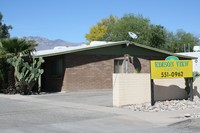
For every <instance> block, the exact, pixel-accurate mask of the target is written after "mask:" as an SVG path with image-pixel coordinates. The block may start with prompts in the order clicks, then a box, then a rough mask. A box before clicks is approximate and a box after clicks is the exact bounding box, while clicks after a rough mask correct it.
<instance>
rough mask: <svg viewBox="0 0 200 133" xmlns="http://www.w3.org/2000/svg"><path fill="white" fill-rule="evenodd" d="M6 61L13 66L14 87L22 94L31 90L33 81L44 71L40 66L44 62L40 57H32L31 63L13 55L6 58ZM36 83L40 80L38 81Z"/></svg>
mask: <svg viewBox="0 0 200 133" xmlns="http://www.w3.org/2000/svg"><path fill="white" fill-rule="evenodd" d="M7 62H8V63H10V64H11V65H12V66H14V68H15V79H16V88H18V90H19V91H20V92H22V93H24V94H26V93H28V92H29V91H31V89H32V87H33V86H34V84H35V82H36V81H37V80H38V78H39V79H40V76H41V75H42V73H43V72H44V70H43V69H41V68H40V67H41V65H42V63H44V60H43V59H42V58H38V59H35V58H33V61H32V63H28V62H25V61H24V59H23V58H22V57H20V56H15V57H13V58H10V59H8V60H7ZM38 83H40V82H39V81H38ZM39 86H40V85H39Z"/></svg>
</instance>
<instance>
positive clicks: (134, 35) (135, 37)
mask: <svg viewBox="0 0 200 133" xmlns="http://www.w3.org/2000/svg"><path fill="white" fill-rule="evenodd" d="M128 34H129V36H130V37H131V38H133V39H137V35H136V34H135V33H133V32H128Z"/></svg>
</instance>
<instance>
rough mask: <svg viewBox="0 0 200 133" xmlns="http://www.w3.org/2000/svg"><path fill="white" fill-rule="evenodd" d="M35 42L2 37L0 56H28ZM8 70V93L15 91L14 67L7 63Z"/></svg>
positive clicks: (33, 48)
mask: <svg viewBox="0 0 200 133" xmlns="http://www.w3.org/2000/svg"><path fill="white" fill-rule="evenodd" d="M35 46H37V44H36V43H35V41H32V40H26V39H18V38H11V39H4V40H2V42H1V43H0V58H4V59H5V58H12V57H14V56H19V55H22V56H30V53H31V52H32V51H34V50H35ZM8 69H9V71H8V88H7V91H8V92H9V93H15V91H16V88H15V77H14V67H13V66H12V65H9V68H8Z"/></svg>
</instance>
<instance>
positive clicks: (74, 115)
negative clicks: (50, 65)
mask: <svg viewBox="0 0 200 133" xmlns="http://www.w3.org/2000/svg"><path fill="white" fill-rule="evenodd" d="M0 108H1V109H0V132H2V133H27V132H28V133H133V132H135V133H138V132H140V133H160V132H170V133H179V132H180V133H188V132H198V131H199V128H198V125H199V120H198V119H196V120H195V121H193V122H192V121H191V122H190V121H187V122H185V123H184V124H181V123H180V124H175V126H173V123H175V122H180V121H183V120H189V119H185V118H183V117H182V116H183V115H184V114H185V113H191V112H196V113H197V112H199V110H185V111H173V112H167V111H166V112H133V111H131V110H128V109H122V108H115V107H112V92H111V91H108V90H104V91H90V92H89V91H88V92H87V91H85V92H70V93H65V92H62V93H55V94H44V95H30V96H21V95H2V94H0ZM168 125H171V126H168ZM188 125H189V126H188ZM185 126H187V127H190V128H183V127H185Z"/></svg>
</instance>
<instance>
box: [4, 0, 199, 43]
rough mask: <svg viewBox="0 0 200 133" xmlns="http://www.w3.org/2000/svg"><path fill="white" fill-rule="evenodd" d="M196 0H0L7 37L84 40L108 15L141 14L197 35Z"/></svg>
mask: <svg viewBox="0 0 200 133" xmlns="http://www.w3.org/2000/svg"><path fill="white" fill-rule="evenodd" d="M199 6H200V0H0V12H2V14H3V15H4V18H3V20H4V23H6V24H9V25H12V26H13V29H12V30H11V31H10V33H11V37H23V36H42V37H46V38H48V39H63V40H65V41H70V42H86V39H85V34H86V33H88V32H89V29H90V27H91V26H92V25H95V24H96V23H97V22H99V21H100V20H101V19H102V18H108V17H109V16H110V15H115V16H117V17H122V16H123V15H124V14H127V13H133V14H136V15H137V14H141V15H143V17H145V18H149V19H150V20H151V23H152V24H160V25H163V26H164V27H165V28H166V29H167V30H169V31H173V32H175V31H176V30H177V29H183V30H184V31H186V32H190V33H193V34H195V35H197V36H198V37H200V17H199V16H200V8H199Z"/></svg>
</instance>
